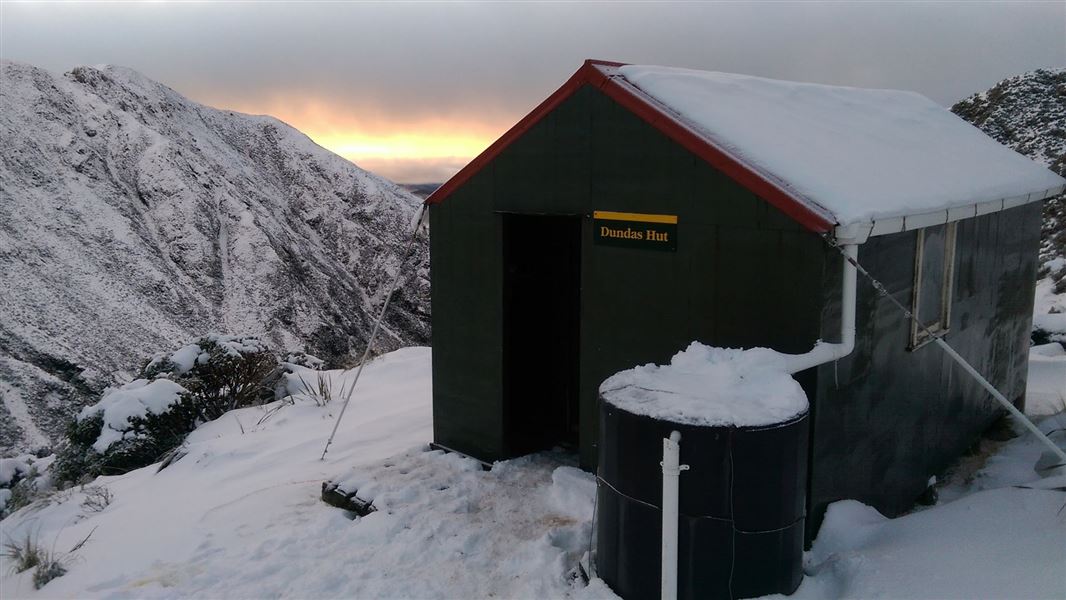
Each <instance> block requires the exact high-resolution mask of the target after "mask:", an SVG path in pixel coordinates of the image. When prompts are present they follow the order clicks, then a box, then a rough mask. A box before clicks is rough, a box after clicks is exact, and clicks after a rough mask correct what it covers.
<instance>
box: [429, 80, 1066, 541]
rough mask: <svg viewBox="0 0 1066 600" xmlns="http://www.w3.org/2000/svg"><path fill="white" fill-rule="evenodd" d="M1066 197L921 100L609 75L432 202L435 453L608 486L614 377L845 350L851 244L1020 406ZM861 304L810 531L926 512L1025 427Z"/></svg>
mask: <svg viewBox="0 0 1066 600" xmlns="http://www.w3.org/2000/svg"><path fill="white" fill-rule="evenodd" d="M1063 186H1064V180H1063V179H1062V178H1060V177H1058V176H1056V175H1054V174H1053V173H1051V172H1050V171H1048V170H1046V169H1044V168H1043V167H1041V166H1039V165H1037V164H1035V163H1033V162H1031V161H1030V160H1028V159H1026V158H1025V157H1022V156H1021V155H1018V154H1016V153H1014V152H1012V151H1010V150H1008V149H1006V148H1004V147H1003V146H1001V145H999V144H998V143H996V142H995V141H993V140H991V139H990V138H988V137H986V136H985V135H983V134H982V133H981V132H980V131H979V130H977V129H975V128H973V127H972V126H970V125H969V124H967V123H965V122H963V121H962V120H960V119H958V118H957V117H955V116H954V115H953V114H951V113H950V112H949V111H947V110H945V109H944V108H942V107H940V106H939V105H937V104H935V103H934V102H932V101H931V100H929V99H927V98H925V97H923V96H921V95H918V94H915V93H910V92H900V91H892V90H868V89H856V88H843V87H832V86H824V85H815V84H803V83H793V82H784V81H775V80H769V79H762V78H757V77H748V76H742V75H731V74H724V73H711V72H702V71H691V70H685V69H672V68H666V67H647V66H637V65H623V64H620V63H613V62H604V61H586V62H585V64H584V65H583V66H582V67H581V68H580V69H579V70H578V71H577V72H576V73H575V74H574V75H573V76H572V77H571V78H570V79H569V80H568V81H566V82H565V83H564V84H563V85H562V87H560V88H559V89H558V90H557V91H556V92H555V93H553V94H552V95H551V96H549V97H548V98H547V99H546V100H544V101H543V102H542V103H541V104H540V105H539V106H537V107H536V109H534V110H533V112H531V113H530V114H529V115H527V116H526V117H525V118H523V119H522V120H521V121H519V122H518V123H517V124H516V125H515V126H514V127H513V128H512V129H510V130H509V131H508V132H507V133H505V134H504V135H503V137H501V138H500V139H499V140H498V141H496V142H495V143H493V144H492V145H491V146H490V147H489V148H488V149H487V150H486V151H485V152H484V153H482V154H481V155H480V156H478V157H477V158H476V159H474V160H473V161H472V162H471V163H469V164H468V165H467V166H466V167H465V168H464V169H462V170H461V171H460V172H459V173H458V174H457V175H456V176H455V177H454V178H452V179H451V180H450V181H448V182H447V183H445V184H444V185H443V186H441V187H440V188H439V189H437V190H436V192H434V193H433V194H432V195H431V196H429V197H428V198H427V200H426V202H427V204H428V205H429V207H430V229H431V236H430V240H431V241H430V247H431V281H432V290H433V315H432V325H433V426H434V439H435V444H436V445H437V446H439V447H442V448H445V449H449V450H453V451H456V452H461V453H464V454H467V455H470V456H473V457H476V458H478V459H481V460H484V461H493V460H498V459H505V458H509V457H514V456H518V455H522V454H526V453H529V452H533V451H537V450H543V449H550V448H553V447H559V446H561V447H564V448H571V449H573V450H574V451H576V452H577V453H578V455H579V457H580V463H581V465H582V467H583V468H586V469H589V470H594V469H595V467H596V460H597V449H596V440H597V428H598V422H597V421H598V417H597V415H598V410H597V389H598V386H599V385H600V383H601V382H602V381H604V379H606V378H607V377H609V376H610V375H612V374H614V373H616V372H618V371H620V370H623V369H627V368H630V367H633V366H635V365H639V364H644V363H649V362H654V363H660V364H662V363H665V362H667V361H669V359H670V357H671V356H672V355H673V354H674V353H676V352H678V351H679V350H681V349H682V348H684V347H685V346H687V345H688V344H689V343H690V342H692V341H694V340H696V341H699V342H702V343H704V344H708V345H712V346H719V347H732V348H752V347H768V348H773V349H775V350H778V351H781V352H788V353H803V352H806V351H808V350H810V349H811V347H812V346H813V345H814V344H815V343H816V342H817V341H819V340H825V341H827V342H834V341H837V340H836V338H837V336H838V335H839V331H840V325H839V321H840V314H841V306H840V304H841V291H840V290H841V287H842V283H841V282H842V275H841V268H840V265H841V262H842V258H841V255H840V253H839V252H837V250H836V249H835V248H833V247H832V245H831V244H828V243H827V240H847V241H848V242H849V243H854V244H859V246H858V260H859V262H860V263H861V264H862V265H863V266H864V267H865V268H866V269H868V270H869V271H870V272H871V273H872V274H873V276H874V277H876V278H877V279H879V280H880V281H881V282H883V283H884V284H885V286H886V287H887V288H888V290H889V291H890V292H891V294H893V295H894V296H895V297H896V298H897V299H899V300H902V301H903V302H904V303H905V304H907V305H909V306H911V307H912V308H913V310H915V311H916V312H917V314H918V316H919V318H920V319H922V320H923V321H924V322H926V323H928V324H929V325H930V329H931V330H932V331H933V334H934V335H936V336H946V338H945V339H946V340H948V341H949V343H951V345H952V346H953V347H954V348H955V349H956V350H957V351H958V352H959V353H960V354H962V355H963V356H964V357H965V358H966V359H967V360H968V361H970V362H971V363H972V364H973V365H975V366H976V367H977V368H978V369H980V370H982V371H983V372H984V373H985V374H986V375H987V376H988V377H989V379H990V381H991V382H992V383H993V384H994V385H996V386H997V387H998V389H1000V390H1002V391H1003V392H1004V393H1005V394H1007V395H1008V397H1010V398H1013V399H1017V403H1019V404H1020V403H1022V402H1024V393H1025V383H1026V371H1027V352H1028V346H1029V335H1030V326H1031V318H1032V301H1033V294H1034V291H1033V282H1034V280H1035V278H1036V271H1037V249H1038V243H1039V232H1040V209H1041V206H1040V205H1041V202H1040V201H1041V200H1043V199H1045V198H1047V197H1050V196H1053V195H1055V194H1057V193H1060V192H1061V191H1062V190H1063ZM855 307H856V320H857V335H856V341H855V347H854V350H853V351H852V352H851V353H850V354H849V355H847V356H845V357H843V358H840V359H839V360H837V361H835V362H831V363H828V364H824V365H821V366H817V367H814V368H811V369H808V370H806V371H803V372H801V373H799V374H797V375H796V378H797V380H798V381H799V382H800V383H801V385H802V387H803V389H804V391H805V392H806V394H807V396H808V399H809V401H810V405H811V415H810V416H811V419H810V443H809V448H810V451H809V452H810V454H809V456H808V457H806V458H807V460H806V461H803V462H805V464H807V465H808V467H807V473H806V477H807V479H808V485H807V490H808V495H809V496H808V498H807V503H806V504H807V507H808V511H810V513H811V515H812V516H813V517H814V518H808V519H807V522H808V524H809V526H810V527H817V524H818V523H819V522H820V515H821V514H822V512H823V511H824V508H825V506H826V505H827V504H828V503H830V502H833V501H835V500H839V499H844V498H852V499H857V500H860V501H862V502H865V503H867V504H870V505H872V506H874V507H876V508H877V509H878V510H880V511H881V512H883V513H884V514H886V515H890V516H891V515H895V514H898V513H900V512H901V511H904V510H906V509H908V508H909V507H910V506H912V504H913V502H914V500H915V498H916V497H918V496H919V495H920V494H921V493H922V492H923V491H924V490H925V488H926V487H927V481H928V479H929V476H930V475H931V474H934V473H937V472H940V471H941V470H942V469H944V468H945V467H946V466H948V465H949V464H950V463H951V462H952V461H953V460H955V459H956V458H957V457H958V456H959V455H960V454H961V453H962V452H963V451H964V450H965V449H966V448H967V447H969V446H970V445H971V444H972V443H973V442H974V441H975V439H976V438H977V437H978V436H979V435H980V434H981V432H982V431H983V430H985V429H986V428H987V427H988V426H989V425H990V423H991V422H992V421H993V420H994V419H995V418H997V416H998V415H999V414H1000V412H999V409H998V408H997V407H996V405H995V403H994V402H993V401H992V400H991V399H990V398H989V397H988V396H987V394H986V393H985V392H983V391H982V390H981V389H980V388H979V387H978V385H977V384H976V383H975V382H973V381H971V380H970V379H969V378H968V377H966V376H964V375H963V373H962V371H961V370H960V369H959V368H958V367H957V366H955V365H954V364H953V363H952V362H951V361H950V360H949V359H948V358H947V357H946V356H945V355H944V353H943V352H942V351H941V350H939V349H938V348H936V347H935V346H932V345H928V344H927V342H929V341H930V340H929V338H928V335H926V334H925V333H924V332H922V331H919V330H917V329H915V328H914V327H912V325H911V323H910V322H908V321H907V320H906V319H905V318H903V316H902V315H901V314H900V313H899V311H898V310H897V308H895V307H894V306H892V305H891V303H890V302H888V301H887V300H885V299H884V298H882V297H879V295H878V294H877V293H876V292H875V290H874V289H873V288H872V287H871V286H870V285H866V284H865V283H864V282H862V281H860V282H859V290H858V295H857V300H856V303H855ZM709 392H710V393H713V390H711V391H709Z"/></svg>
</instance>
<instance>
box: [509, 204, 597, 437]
mask: <svg viewBox="0 0 1066 600" xmlns="http://www.w3.org/2000/svg"><path fill="white" fill-rule="evenodd" d="M502 217H503V269H504V273H503V394H504V397H503V402H504V404H503V406H504V411H503V414H504V433H505V435H506V440H507V442H506V444H507V449H508V452H509V454H511V455H512V456H520V455H522V454H529V453H530V452H536V451H538V450H546V449H551V448H553V447H555V446H562V447H564V448H573V449H575V450H576V448H577V443H578V373H579V371H578V360H579V354H578V342H579V330H580V314H581V217H579V216H544V215H515V214H505V215H503V216H502Z"/></svg>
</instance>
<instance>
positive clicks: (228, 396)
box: [54, 334, 281, 482]
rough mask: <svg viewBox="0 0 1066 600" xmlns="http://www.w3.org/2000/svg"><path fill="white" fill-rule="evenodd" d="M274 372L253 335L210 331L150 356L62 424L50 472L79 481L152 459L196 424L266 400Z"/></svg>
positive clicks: (272, 360)
mask: <svg viewBox="0 0 1066 600" xmlns="http://www.w3.org/2000/svg"><path fill="white" fill-rule="evenodd" d="M280 377H281V365H280V363H279V362H278V359H277V357H276V356H275V355H274V354H273V352H271V351H270V349H269V348H268V347H267V346H266V344H264V343H263V342H262V341H260V340H259V339H258V338H255V337H234V336H223V335H217V334H212V335H209V336H207V337H204V338H201V339H199V340H197V341H196V342H195V343H192V344H188V345H186V346H183V347H181V348H180V349H178V350H177V351H176V352H173V353H171V354H162V355H157V356H155V357H153V358H152V359H151V360H149V361H148V362H147V363H146V364H145V365H144V367H143V368H142V369H141V371H140V373H139V374H138V375H137V378H136V379H134V380H133V381H131V382H129V383H127V384H125V385H123V386H121V387H119V388H117V389H116V388H111V389H108V390H107V391H105V392H104V394H103V397H102V398H101V399H100V401H99V402H97V403H96V404H94V405H92V406H88V407H86V408H84V409H82V411H81V412H80V413H79V414H78V415H77V417H76V418H75V419H74V420H73V421H72V422H71V423H70V425H69V426H68V428H67V432H66V443H65V445H64V446H63V447H62V448H60V451H59V452H58V455H57V459H56V464H55V467H54V469H55V471H54V472H55V477H56V478H57V479H58V480H59V481H64V482H84V481H85V480H87V479H91V478H93V477H96V476H97V475H114V474H118V473H125V472H127V471H130V470H133V469H137V468H140V467H143V466H145V465H149V464H152V463H154V462H156V461H157V460H159V459H160V458H161V457H162V456H163V455H164V454H166V453H167V452H168V451H170V450H172V449H173V448H175V447H177V446H180V445H181V443H182V442H183V441H184V440H185V436H187V435H188V434H189V432H191V431H192V430H193V429H195V428H196V427H197V426H198V425H200V424H201V423H205V422H207V421H211V420H214V419H217V418H218V417H220V416H222V415H223V414H225V413H226V412H227V411H229V410H233V409H235V408H240V407H243V406H250V405H255V404H260V403H263V402H269V401H271V400H273V399H274V388H275V387H276V385H277V383H278V381H279V379H280Z"/></svg>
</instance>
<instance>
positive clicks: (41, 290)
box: [0, 61, 429, 450]
mask: <svg viewBox="0 0 1066 600" xmlns="http://www.w3.org/2000/svg"><path fill="white" fill-rule="evenodd" d="M0 139H2V144H0V305H2V306H3V307H4V310H3V311H0V383H4V384H5V387H4V388H3V395H4V402H3V407H0V438H2V439H3V440H4V442H3V444H0V446H9V445H18V443H17V442H18V440H19V439H22V438H23V437H24V435H25V432H24V429H25V428H24V427H20V426H19V425H17V424H16V423H15V420H14V419H13V418H11V415H12V414H14V413H13V412H11V411H14V412H17V413H19V414H22V413H23V412H27V413H28V414H30V415H31V416H32V417H33V420H34V421H35V423H36V424H37V425H38V426H39V428H40V429H42V430H44V431H45V432H46V433H49V432H50V433H52V434H54V433H55V432H56V431H57V430H58V425H59V422H60V421H61V419H62V418H63V417H65V416H66V415H69V414H70V413H71V412H72V411H76V409H77V408H78V405H79V404H81V403H83V402H84V401H85V399H86V398H87V397H88V396H89V394H90V392H91V391H93V390H97V391H98V390H101V389H103V387H105V386H106V385H110V384H114V383H123V382H122V381H112V380H111V379H110V377H109V374H110V373H111V372H113V371H116V370H126V371H129V372H132V371H133V370H134V369H135V368H136V367H138V366H140V365H138V364H137V363H138V361H141V360H143V359H144V358H145V357H148V356H151V355H152V354H154V353H155V352H158V351H160V350H162V349H165V348H168V347H173V346H174V345H175V344H177V343H180V342H182V341H185V340H187V339H190V338H195V337H198V336H200V335H203V334H205V333H207V332H209V331H221V332H226V333H240V334H251V335H258V336H261V337H262V338H263V339H264V340H265V341H267V342H268V343H270V344H271V346H272V347H274V348H275V349H276V350H278V351H279V352H284V351H287V350H295V349H307V350H308V351H309V352H311V353H313V354H315V355H317V356H320V357H323V358H325V359H327V360H334V361H342V360H344V359H345V357H348V356H351V355H352V354H354V353H356V352H358V351H360V350H361V349H362V346H363V345H364V344H365V343H366V336H367V334H368V333H369V328H370V322H371V320H372V317H371V316H370V314H369V313H371V312H373V311H374V310H375V309H376V306H377V305H378V301H379V300H380V297H381V295H382V293H383V290H382V287H383V285H384V282H385V281H387V276H389V275H392V274H393V273H395V271H396V269H397V268H398V261H397V259H396V258H395V257H394V255H395V254H396V252H397V250H398V249H399V248H400V247H401V246H402V244H403V243H404V242H405V241H406V239H407V236H408V235H409V224H410V222H411V219H412V216H413V214H414V212H415V211H416V209H417V207H418V205H419V200H418V199H417V198H415V197H414V196H412V195H411V194H409V193H407V192H406V191H404V190H402V189H400V188H399V187H397V186H395V185H394V184H392V183H390V182H388V181H386V180H384V179H382V178H380V177H377V176H375V175H372V174H370V173H367V172H365V171H362V170H361V169H359V168H358V167H356V166H355V165H353V164H352V163H350V162H348V161H347V160H345V159H343V158H341V157H339V156H336V155H334V154H332V153H331V152H329V151H327V150H325V149H323V148H321V147H319V146H317V145H315V144H314V143H313V142H312V141H311V140H310V139H309V138H307V136H305V135H303V134H302V133H300V132H298V131H296V130H295V129H293V128H292V127H289V126H288V125H286V124H284V123H282V122H281V121H278V120H277V119H274V118H272V117H267V116H250V115H244V114H239V113H235V112H232V111H224V110H216V109H213V108H210V107H207V106H203V105H200V104H197V103H195V102H192V101H190V100H188V99H187V98H184V97H183V96H181V95H180V94H178V93H177V92H175V91H174V90H172V89H170V88H167V87H166V86H164V85H161V84H159V83H156V82H154V81H152V80H150V79H148V78H146V77H144V76H142V75H140V74H138V73H136V72H134V71H131V70H129V69H124V68H120V67H111V66H106V67H92V68H90V67H79V68H76V69H74V70H72V71H71V72H69V73H67V74H65V75H62V76H61V75H57V74H54V73H50V72H48V71H45V70H43V69H38V68H35V67H33V66H30V65H25V64H20V63H14V62H9V61H4V62H3V63H2V65H0ZM425 241H426V238H425V236H424V235H422V236H421V237H420V243H419V244H417V245H416V251H415V256H414V257H413V259H412V264H411V265H410V266H409V268H408V272H409V275H408V276H407V277H406V278H405V285H404V288H403V290H402V291H401V292H400V294H399V295H398V297H397V298H396V299H395V300H394V304H393V309H392V310H390V317H389V318H388V319H387V321H386V323H385V326H384V328H383V331H382V335H381V336H380V337H379V345H380V349H382V350H384V349H390V348H395V347H398V346H401V345H406V344H411V343H424V342H425V341H427V340H428V336H429V325H428V310H429V283H428V272H427V262H428V252H427V248H426V244H425ZM23 409H25V411H24V410H23ZM23 421H25V419H23ZM2 449H3V448H0V450H2Z"/></svg>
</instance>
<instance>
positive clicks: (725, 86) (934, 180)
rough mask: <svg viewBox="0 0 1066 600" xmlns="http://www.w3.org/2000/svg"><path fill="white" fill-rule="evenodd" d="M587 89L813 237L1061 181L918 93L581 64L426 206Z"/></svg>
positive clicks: (860, 234)
mask: <svg viewBox="0 0 1066 600" xmlns="http://www.w3.org/2000/svg"><path fill="white" fill-rule="evenodd" d="M586 85H591V86H593V87H595V88H597V89H598V90H599V91H600V92H602V93H604V94H606V95H608V96H609V97H611V98H612V99H613V100H615V101H616V102H618V103H619V104H621V105H622V106H624V107H625V108H627V109H629V110H630V111H632V112H634V113H636V114H637V115H638V116H640V117H641V118H643V119H644V120H645V121H647V122H648V123H649V124H651V125H652V126H654V127H656V128H657V129H659V130H660V131H662V132H663V133H664V134H666V135H667V136H668V137H670V138H671V139H673V140H674V141H675V142H677V143H678V144H680V145H682V146H684V147H685V148H687V149H689V150H690V151H692V152H694V153H695V154H696V155H697V156H699V157H700V158H702V159H704V160H706V161H707V162H708V163H710V164H711V165H712V166H714V167H715V168H717V169H719V170H721V171H722V172H723V173H725V174H727V175H729V176H730V177H732V178H733V179H734V180H736V181H737V182H739V183H740V184H741V185H743V186H745V187H747V188H748V189H750V190H752V191H753V192H754V193H756V194H757V195H759V196H760V197H761V198H763V199H764V200H766V201H767V202H769V203H770V204H772V205H774V206H776V207H777V208H778V209H780V210H781V211H782V212H784V213H785V214H786V215H788V216H789V217H791V218H793V219H795V220H796V221H797V222H799V223H800V224H802V225H804V226H805V227H807V228H808V229H811V230H812V231H817V232H827V231H831V230H833V229H834V228H836V230H837V234H838V235H840V234H843V235H844V236H845V237H849V238H851V237H856V238H864V237H865V236H866V235H880V234H885V233H893V232H897V231H906V230H910V229H916V228H919V227H928V226H930V225H935V224H937V223H945V222H949V221H955V220H959V219H965V218H969V217H974V216H978V215H982V214H986V213H991V212H996V211H999V210H1004V209H1007V208H1012V207H1014V206H1019V205H1021V204H1025V203H1028V202H1035V201H1038V200H1042V199H1044V198H1048V197H1051V196H1054V195H1056V194H1058V193H1060V192H1062V191H1063V189H1066V180H1064V179H1063V178H1061V177H1059V176H1058V175H1055V174H1054V173H1052V172H1051V171H1048V170H1047V169H1045V168H1044V167H1042V166H1041V165H1039V164H1037V163H1035V162H1033V161H1031V160H1029V159H1028V158H1026V157H1024V156H1022V155H1020V154H1017V153H1015V152H1014V151H1012V150H1010V149H1008V148H1006V147H1004V146H1002V145H1000V144H999V143H997V142H996V141H994V140H992V139H991V138H989V137H988V136H986V135H985V134H984V133H982V132H981V131H980V130H978V129H977V128H976V127H973V126H972V125H970V124H969V123H967V122H965V121H964V120H962V119H960V118H959V117H957V116H955V115H954V114H952V113H951V112H950V111H948V110H947V109H945V108H944V107H942V106H940V105H938V104H936V103H935V102H933V101H932V100H929V99H928V98H926V97H924V96H922V95H920V94H916V93H913V92H901V91H893V90H873V89H860V88H848V87H836V86H827V85H818V84H811V83H796V82H789V81H778V80H773V79H764V78H760V77H751V76H747V75H733V74H728V73H715V72H708V71H693V70H689V69H677V68H670V67H656V66H641V65H624V64H621V63H612V62H608V61H597V60H589V61H586V62H585V64H584V65H583V66H582V67H581V69H579V70H578V71H577V72H576V73H575V74H574V76H573V77H571V78H570V80H568V81H567V82H566V83H565V84H564V85H563V86H562V87H560V88H559V89H558V90H557V91H556V92H555V93H553V94H552V95H551V96H549V97H548V98H547V99H545V100H544V102H542V103H541V104H540V105H539V106H538V107H537V108H536V109H534V110H533V112H531V113H529V114H528V115H526V116H525V117H524V118H523V119H522V120H521V121H519V122H518V123H517V124H515V126H514V127H512V128H511V129H510V130H508V131H507V133H505V134H504V135H503V136H502V137H501V138H500V139H498V140H496V142H494V143H493V144H492V145H491V146H489V148H488V149H486V150H485V151H484V152H483V153H482V154H481V155H479V156H478V157H477V158H475V159H474V160H473V161H471V162H470V163H469V164H468V165H466V166H465V167H464V168H463V169H462V170H460V171H459V173H457V174H456V175H455V176H454V177H453V178H452V179H450V180H449V181H448V182H447V183H445V184H444V185H442V186H441V187H440V188H438V189H437V190H436V191H435V192H434V193H433V194H431V195H430V196H429V198H427V199H426V202H427V203H428V204H435V203H438V202H443V201H444V200H445V199H446V198H447V197H448V196H450V195H451V194H452V193H453V192H454V191H455V190H456V189H458V188H459V187H461V186H462V185H464V184H465V182H466V181H468V180H469V179H470V177H472V176H473V175H474V174H475V173H477V172H478V171H480V170H481V169H482V168H484V167H485V165H487V164H488V163H489V162H490V161H492V160H493V159H494V158H495V157H496V156H498V155H499V154H500V153H501V152H502V151H503V150H504V149H505V148H507V147H508V146H509V145H510V144H511V143H513V142H514V141H515V140H516V139H518V138H519V137H521V136H522V135H524V134H525V132H526V131H528V130H529V129H530V128H531V127H532V126H533V125H535V124H536V123H537V122H539V121H540V119H542V118H543V117H544V116H545V115H546V114H548V113H549V112H551V111H552V110H554V109H555V107H557V106H559V104H561V103H562V102H564V101H565V100H566V99H567V98H569V97H570V96H571V95H572V94H573V93H574V92H575V91H577V90H578V89H579V88H581V87H583V86H586Z"/></svg>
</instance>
